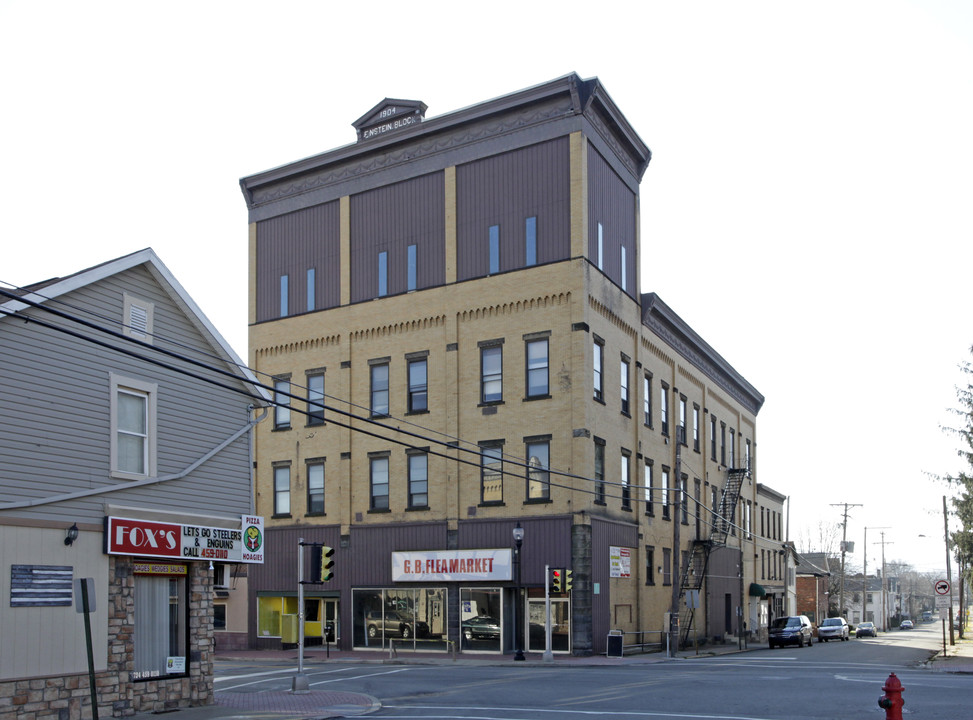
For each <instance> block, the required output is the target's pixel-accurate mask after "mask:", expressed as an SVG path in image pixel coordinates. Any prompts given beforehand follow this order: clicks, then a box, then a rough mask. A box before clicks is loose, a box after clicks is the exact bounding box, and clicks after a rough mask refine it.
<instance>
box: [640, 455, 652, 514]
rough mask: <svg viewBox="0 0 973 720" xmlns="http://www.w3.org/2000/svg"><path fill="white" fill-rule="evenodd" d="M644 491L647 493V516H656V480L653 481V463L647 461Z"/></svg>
mask: <svg viewBox="0 0 973 720" xmlns="http://www.w3.org/2000/svg"><path fill="white" fill-rule="evenodd" d="M642 483H643V486H642V487H643V489H642V491H643V492H644V493H645V514H646V515H655V487H653V483H654V480H653V479H652V461H651V460H646V461H645V469H644V470H643V477H642Z"/></svg>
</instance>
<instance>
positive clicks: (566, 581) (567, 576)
mask: <svg viewBox="0 0 973 720" xmlns="http://www.w3.org/2000/svg"><path fill="white" fill-rule="evenodd" d="M573 574H574V571H573V570H565V571H564V592H570V591H571V576H572V575H573Z"/></svg>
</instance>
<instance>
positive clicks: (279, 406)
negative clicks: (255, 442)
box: [274, 378, 291, 430]
mask: <svg viewBox="0 0 973 720" xmlns="http://www.w3.org/2000/svg"><path fill="white" fill-rule="evenodd" d="M290 392H291V380H290V378H277V379H276V380H274V403H275V405H274V430H281V429H284V428H289V427H290V426H291V397H290Z"/></svg>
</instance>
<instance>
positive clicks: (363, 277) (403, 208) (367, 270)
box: [351, 172, 446, 302]
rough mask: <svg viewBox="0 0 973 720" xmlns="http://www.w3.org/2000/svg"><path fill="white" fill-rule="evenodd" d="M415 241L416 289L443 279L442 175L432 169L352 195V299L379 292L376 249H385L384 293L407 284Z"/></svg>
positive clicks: (400, 289)
mask: <svg viewBox="0 0 973 720" xmlns="http://www.w3.org/2000/svg"><path fill="white" fill-rule="evenodd" d="M409 245H415V246H416V251H417V252H416V255H417V258H416V260H417V273H416V289H420V290H421V289H422V288H428V287H435V286H437V285H442V284H443V283H444V282H445V281H446V261H445V252H446V198H445V176H444V174H443V173H441V172H438V173H433V174H431V175H423V176H422V177H418V178H414V179H412V180H406V181H404V182H400V183H396V184H394V185H388V186H386V187H381V188H376V189H374V190H369V191H367V192H363V193H360V194H358V195H353V196H352V197H351V301H352V302H361V301H363V300H371V299H372V298H375V297H378V255H379V253H381V252H387V253H388V294H389V295H396V294H399V293H404V292H406V291H407V288H408V284H407V283H408V247H409Z"/></svg>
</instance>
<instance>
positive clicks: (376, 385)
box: [370, 362, 389, 416]
mask: <svg viewBox="0 0 973 720" xmlns="http://www.w3.org/2000/svg"><path fill="white" fill-rule="evenodd" d="M370 374H371V381H372V387H371V403H372V404H371V408H372V415H378V416H386V415H388V414H389V364H388V363H387V362H376V363H373V364H372V365H371V367H370Z"/></svg>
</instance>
